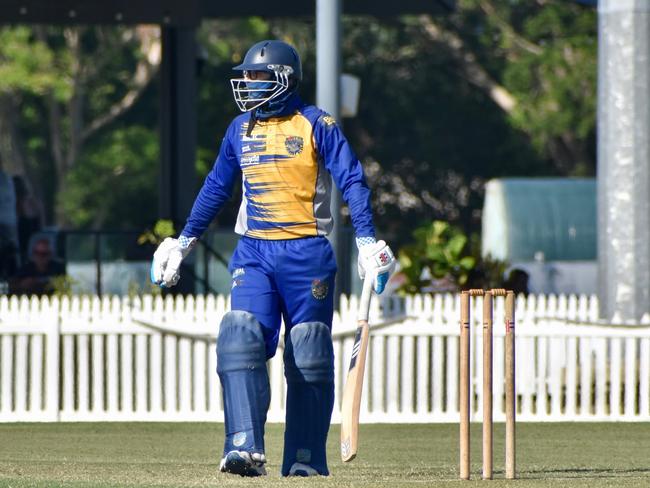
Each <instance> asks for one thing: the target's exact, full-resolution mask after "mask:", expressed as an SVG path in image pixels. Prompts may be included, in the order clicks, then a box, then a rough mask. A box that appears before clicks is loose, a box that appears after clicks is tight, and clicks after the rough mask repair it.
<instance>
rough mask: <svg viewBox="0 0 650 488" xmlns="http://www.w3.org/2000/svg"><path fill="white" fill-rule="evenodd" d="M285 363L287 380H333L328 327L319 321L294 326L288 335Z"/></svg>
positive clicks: (320, 381)
mask: <svg viewBox="0 0 650 488" xmlns="http://www.w3.org/2000/svg"><path fill="white" fill-rule="evenodd" d="M284 366H285V375H286V378H287V381H288V382H290V383H302V382H304V383H330V382H333V381H334V348H333V346H332V335H331V332H330V330H329V328H328V327H327V326H326V325H325V324H323V323H321V322H305V323H302V324H298V325H295V326H294V327H293V328H292V329H291V331H290V332H289V334H288V335H287V343H286V345H285V349H284Z"/></svg>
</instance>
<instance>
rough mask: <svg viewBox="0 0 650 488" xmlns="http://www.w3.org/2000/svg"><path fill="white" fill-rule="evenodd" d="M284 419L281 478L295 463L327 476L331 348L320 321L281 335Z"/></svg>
mask: <svg viewBox="0 0 650 488" xmlns="http://www.w3.org/2000/svg"><path fill="white" fill-rule="evenodd" d="M285 342H286V345H285V350H284V369H285V376H286V378H287V405H286V409H287V412H286V413H287V418H286V426H285V432H284V456H283V461H282V475H283V476H287V475H288V474H289V470H290V469H291V466H292V465H293V464H294V463H295V462H299V463H304V464H308V465H310V466H311V467H313V468H314V469H315V470H316V471H318V472H319V473H320V474H321V475H329V470H328V469H327V455H326V452H325V445H326V443H327V433H328V431H329V426H330V419H331V417H332V408H333V407H334V348H333V347H332V335H331V332H330V329H329V328H328V327H327V326H326V325H325V324H323V323H320V322H306V323H302V324H298V325H295V326H294V327H293V328H292V329H291V331H290V332H289V333H288V334H286V335H285Z"/></svg>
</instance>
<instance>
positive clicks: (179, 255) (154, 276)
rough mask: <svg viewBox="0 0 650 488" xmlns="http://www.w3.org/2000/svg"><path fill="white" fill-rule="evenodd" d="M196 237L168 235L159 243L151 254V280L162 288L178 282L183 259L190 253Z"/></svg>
mask: <svg viewBox="0 0 650 488" xmlns="http://www.w3.org/2000/svg"><path fill="white" fill-rule="evenodd" d="M195 242H196V237H190V238H187V237H185V236H181V237H180V238H179V239H173V238H171V237H168V238H167V239H165V240H164V241H162V242H161V243H160V245H159V246H158V249H156V252H155V253H154V254H153V261H152V262H151V281H152V283H155V284H156V285H159V286H161V287H163V288H169V287H171V286H174V285H175V284H176V283H178V280H179V279H180V277H181V275H180V268H181V262H182V261H183V259H184V258H185V257H186V256H187V255H188V254H189V253H190V251H191V250H192V247H194V243H195Z"/></svg>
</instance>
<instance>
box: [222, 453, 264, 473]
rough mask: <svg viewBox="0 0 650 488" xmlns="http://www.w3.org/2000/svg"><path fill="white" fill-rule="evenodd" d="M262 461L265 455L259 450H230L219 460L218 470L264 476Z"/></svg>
mask: <svg viewBox="0 0 650 488" xmlns="http://www.w3.org/2000/svg"><path fill="white" fill-rule="evenodd" d="M264 463H266V456H264V454H261V453H259V452H246V451H230V452H229V453H228V454H226V456H225V457H224V458H223V459H222V460H221V463H220V464H219V470H220V471H221V472H222V473H232V474H238V475H239V476H266V468H265V467H264Z"/></svg>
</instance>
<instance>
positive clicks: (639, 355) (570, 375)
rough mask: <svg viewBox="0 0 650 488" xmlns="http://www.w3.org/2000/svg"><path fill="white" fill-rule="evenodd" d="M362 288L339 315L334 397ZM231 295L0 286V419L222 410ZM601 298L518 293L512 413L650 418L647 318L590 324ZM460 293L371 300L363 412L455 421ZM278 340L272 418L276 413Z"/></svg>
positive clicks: (498, 396) (500, 368)
mask: <svg viewBox="0 0 650 488" xmlns="http://www.w3.org/2000/svg"><path fill="white" fill-rule="evenodd" d="M481 306H482V303H481V299H480V298H478V299H476V300H475V301H474V302H473V306H472V312H473V313H472V320H473V327H472V329H473V336H472V337H473V339H472V349H471V350H472V366H471V371H472V373H471V374H472V395H471V401H472V416H473V418H474V419H475V420H479V419H480V418H481V415H482V412H481V405H482V381H481V375H482V371H481V367H482V361H481V346H482V341H481V335H480V334H481V331H482V327H481V324H480V320H481V317H482V315H481ZM356 308H357V300H356V298H354V297H353V298H352V299H350V300H348V299H346V298H345V297H343V298H342V300H341V307H340V309H339V311H338V312H337V313H336V314H335V319H334V327H333V331H334V333H333V337H334V351H335V355H336V363H335V364H336V397H337V400H336V404H335V405H336V406H335V409H334V414H333V421H334V422H338V421H339V420H340V414H339V409H338V406H339V405H340V393H341V391H342V387H343V382H344V377H345V373H346V370H347V364H348V362H349V358H350V355H351V351H352V344H353V340H354V329H355V324H356V320H355V315H356ZM227 310H228V303H227V299H226V298H224V297H215V296H189V297H186V298H182V297H178V298H176V299H172V298H171V297H167V298H166V299H164V300H163V299H162V298H160V297H156V298H154V297H151V296H145V297H143V298H135V299H129V298H117V297H112V298H109V297H104V298H97V297H95V298H89V297H73V298H71V299H69V298H62V299H57V298H54V299H48V298H43V299H37V298H35V297H34V298H31V299H30V298H27V297H22V298H20V299H18V298H16V297H12V298H10V299H8V298H7V297H5V296H3V297H0V379H1V383H0V421H2V422H15V421H100V420H110V421H114V420H122V421H132V420H148V421H152V420H153V421H158V420H160V421H163V420H164V421H199V420H210V421H221V420H223V403H222V398H221V391H220V390H221V388H220V385H219V379H218V376H217V374H216V355H215V337H216V334H217V332H218V324H219V323H220V320H221V317H222V316H223V314H224V313H225V312H226V311H227ZM596 316H597V300H596V298H595V297H573V296H572V297H565V296H560V297H555V296H550V297H545V296H529V297H528V298H525V297H523V296H522V297H519V298H518V300H517V310H516V324H517V325H516V328H515V330H516V334H517V339H516V348H517V355H516V363H517V375H516V381H517V393H518V398H517V407H518V420H519V421H569V420H570V421H575V420H589V421H594V420H626V421H637V420H638V421H648V420H650V385H649V381H650V328H648V327H625V326H602V325H585V324H589V323H591V324H594V323H596V322H597V320H596ZM501 317H503V301H502V300H501V299H497V300H496V310H495V339H494V358H495V359H494V401H495V405H494V416H495V420H496V421H501V420H503V418H504V391H503V378H504V358H503V350H504V347H503V346H504V343H503V335H504V327H503V326H502V325H500V324H502V323H503V322H502V319H501ZM458 319H459V301H458V298H457V297H455V296H453V295H436V296H433V297H431V296H414V297H408V298H407V299H406V300H400V299H396V298H393V299H390V300H384V301H383V302H382V303H379V301H378V300H376V299H375V300H373V306H372V310H371V315H370V323H371V328H372V330H371V343H370V346H369V352H368V362H367V365H366V381H365V382H364V395H363V400H362V407H361V408H362V413H361V420H362V422H455V421H457V420H458V415H459V414H458V338H459V337H458V336H459V325H458ZM281 348H282V345H280V349H279V351H278V354H276V356H275V357H274V358H273V359H272V360H271V361H269V372H270V378H271V387H272V399H271V407H270V410H269V421H272V422H275V421H283V419H284V397H285V385H284V377H283V369H282V350H281Z"/></svg>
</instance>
